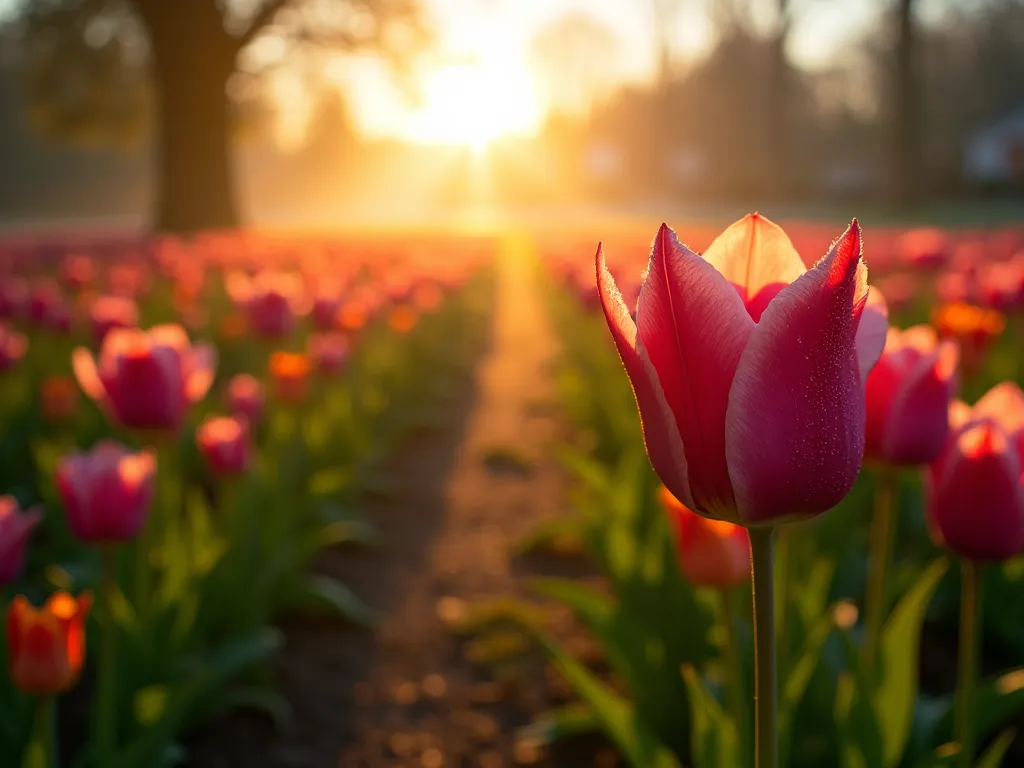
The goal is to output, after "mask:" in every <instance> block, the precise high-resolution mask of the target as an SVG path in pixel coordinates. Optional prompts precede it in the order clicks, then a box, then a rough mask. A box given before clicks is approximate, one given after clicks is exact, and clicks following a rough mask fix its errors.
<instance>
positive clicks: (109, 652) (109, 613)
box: [93, 547, 117, 765]
mask: <svg viewBox="0 0 1024 768" xmlns="http://www.w3.org/2000/svg"><path fill="white" fill-rule="evenodd" d="M101 557H102V567H103V574H102V579H101V581H100V596H99V597H100V599H99V609H100V610H99V620H100V658H99V668H98V670H97V675H98V680H97V687H96V710H95V712H94V713H93V725H94V729H95V730H94V733H93V743H94V744H95V749H96V753H95V754H96V756H97V761H98V762H97V765H110V764H112V763H113V760H114V748H115V746H116V740H117V625H116V622H115V620H114V592H115V591H116V590H117V568H116V565H117V562H116V552H115V550H114V549H113V548H112V547H106V548H104V550H103V552H102V555H101Z"/></svg>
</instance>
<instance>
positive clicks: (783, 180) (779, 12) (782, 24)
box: [765, 0, 793, 198]
mask: <svg viewBox="0 0 1024 768" xmlns="http://www.w3.org/2000/svg"><path fill="white" fill-rule="evenodd" d="M792 27H793V7H792V4H791V2H790V0H776V23H775V30H774V33H773V34H772V37H771V98H770V100H769V103H768V113H767V115H766V118H767V119H766V121H765V122H766V123H767V125H766V128H767V129H768V137H769V138H768V164H767V170H768V177H767V178H766V179H765V191H766V192H768V193H769V194H771V195H772V196H773V197H775V198H785V197H788V196H789V194H790V191H791V190H790V176H791V174H790V165H789V134H790V124H789V123H790V119H789V118H790V113H789V111H790V107H789V80H790V72H789V70H790V65H789V60H788V59H787V58H786V43H787V41H788V40H789V33H790V30H791V29H792Z"/></svg>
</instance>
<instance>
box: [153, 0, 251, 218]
mask: <svg viewBox="0 0 1024 768" xmlns="http://www.w3.org/2000/svg"><path fill="white" fill-rule="evenodd" d="M172 6H173V7H172ZM157 7H158V8H161V9H163V10H162V11H161V12H160V13H159V17H158V18H153V17H152V15H150V17H149V18H147V19H146V21H147V26H149V32H150V42H151V46H152V56H153V80H154V87H155V91H156V94H157V99H156V102H157V131H156V169H155V170H156V195H155V201H154V202H155V206H154V211H153V218H152V228H153V229H154V230H155V231H158V232H178V233H188V232H195V231H198V230H202V229H211V228H224V227H234V226H237V225H238V223H239V221H238V211H237V208H236V200H235V188H234V168H233V167H232V161H231V151H230V144H229V135H230V130H231V125H230V107H229V104H228V97H227V93H226V90H225V89H226V86H227V81H228V78H229V77H230V76H231V73H232V72H233V71H234V64H235V61H234V60H235V52H236V46H235V43H234V40H233V39H232V38H231V37H230V36H229V35H228V34H227V32H226V31H225V30H224V26H223V21H222V18H221V16H220V12H219V11H218V10H217V8H216V4H215V3H213V2H211V1H210V0H181V2H175V3H166V4H164V3H160V4H157Z"/></svg>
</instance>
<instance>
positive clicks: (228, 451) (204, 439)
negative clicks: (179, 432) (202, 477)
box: [196, 416, 249, 477]
mask: <svg viewBox="0 0 1024 768" xmlns="http://www.w3.org/2000/svg"><path fill="white" fill-rule="evenodd" d="M196 445H198V446H199V452H200V453H201V454H202V455H203V459H204V460H205V461H206V465H207V466H208V467H209V468H210V469H211V470H212V471H213V472H214V474H217V475H220V476H222V477H229V476H233V475H240V474H242V473H243V472H245V470H246V469H247V468H248V466H249V428H248V425H247V424H246V422H245V420H244V419H240V418H236V417H231V416H218V417H214V418H210V419H207V420H206V421H204V422H203V423H202V424H200V425H199V429H198V430H196Z"/></svg>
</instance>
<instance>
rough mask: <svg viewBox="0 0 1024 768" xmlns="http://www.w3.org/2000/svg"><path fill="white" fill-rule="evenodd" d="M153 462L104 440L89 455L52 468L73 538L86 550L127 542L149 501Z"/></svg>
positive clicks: (81, 454)
mask: <svg viewBox="0 0 1024 768" xmlns="http://www.w3.org/2000/svg"><path fill="white" fill-rule="evenodd" d="M155 473H156V458H155V457H154V456H153V454H152V452H150V451H145V450H144V451H140V452H139V453H132V452H131V451H129V450H128V449H127V448H125V447H124V446H123V445H119V444H118V443H115V442H112V441H109V440H104V441H102V442H100V443H98V444H97V445H96V446H95V447H93V449H92V450H90V451H78V452H75V453H72V454H70V455H68V456H65V457H64V458H63V459H61V461H60V463H59V464H58V466H57V490H58V492H59V493H60V497H61V501H62V502H63V503H64V510H65V512H66V513H67V516H68V525H69V527H70V528H71V532H72V533H73V534H74V535H75V537H76V538H77V539H79V540H81V541H87V542H90V543H92V544H113V543H117V542H123V541H128V540H130V539H133V538H134V537H135V536H136V534H138V532H139V530H140V529H141V528H142V525H143V523H144V522H145V520H146V513H147V512H148V510H149V504H150V502H151V501H152V499H153V477H154V475H155Z"/></svg>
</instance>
